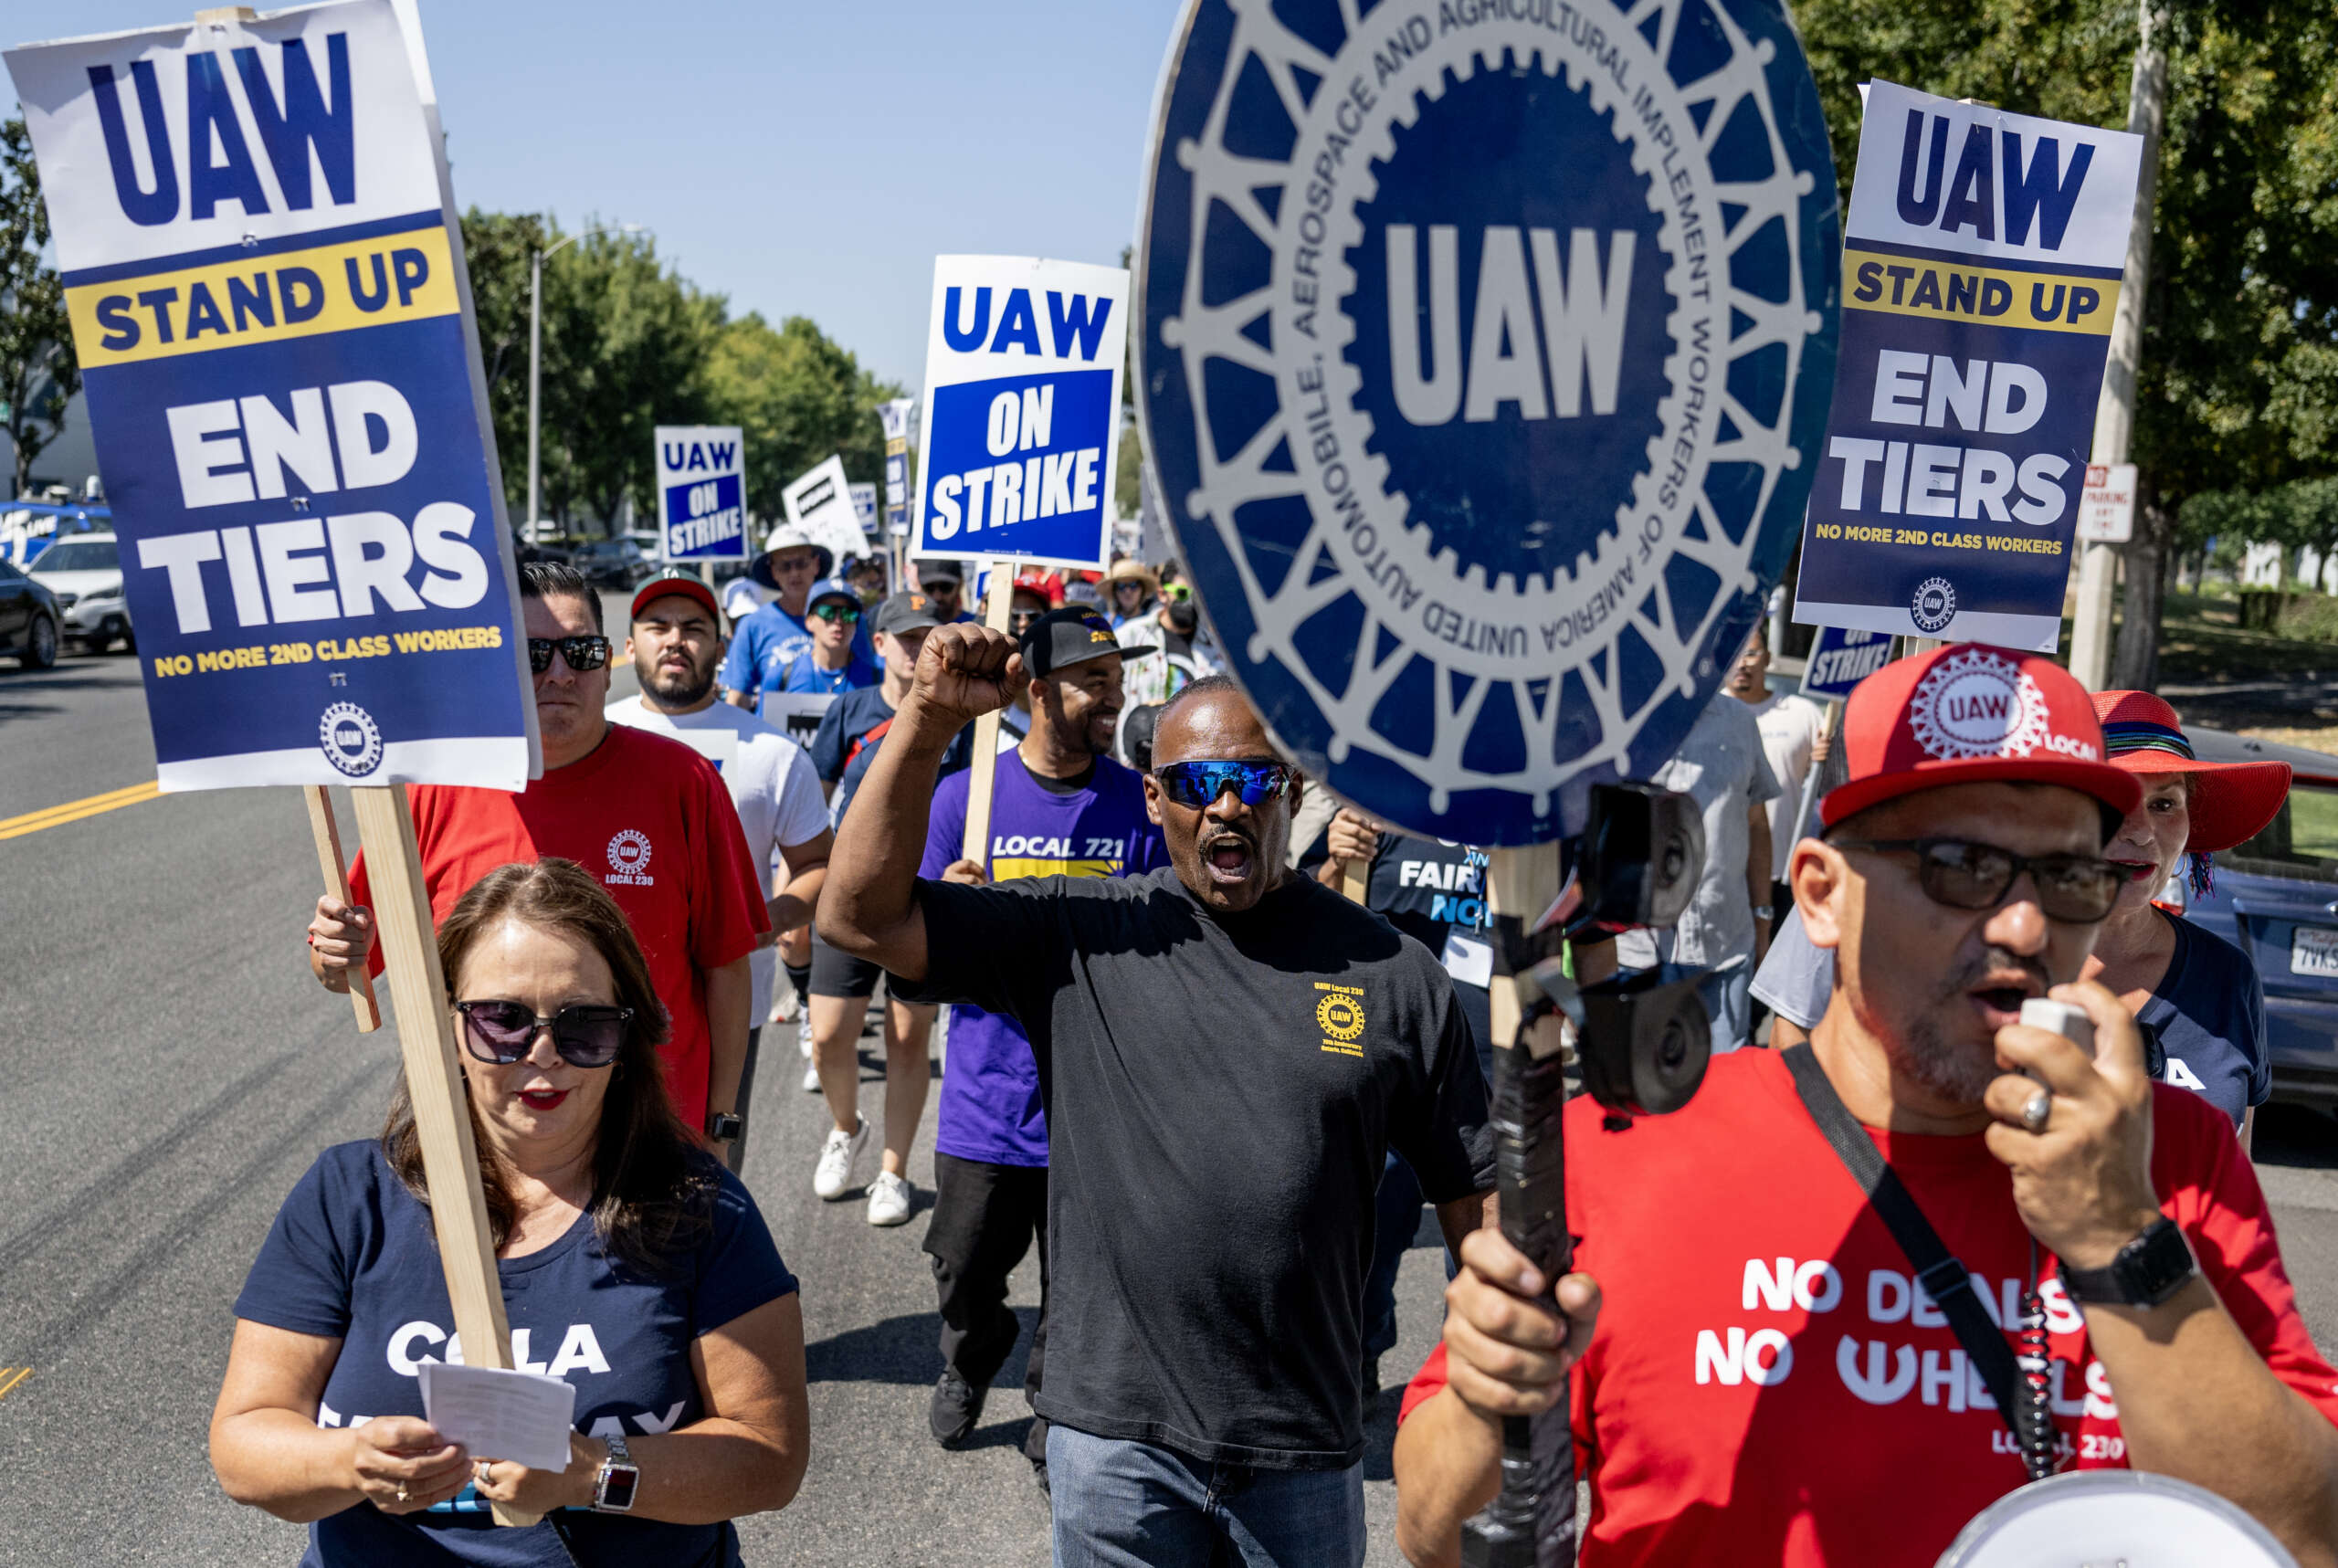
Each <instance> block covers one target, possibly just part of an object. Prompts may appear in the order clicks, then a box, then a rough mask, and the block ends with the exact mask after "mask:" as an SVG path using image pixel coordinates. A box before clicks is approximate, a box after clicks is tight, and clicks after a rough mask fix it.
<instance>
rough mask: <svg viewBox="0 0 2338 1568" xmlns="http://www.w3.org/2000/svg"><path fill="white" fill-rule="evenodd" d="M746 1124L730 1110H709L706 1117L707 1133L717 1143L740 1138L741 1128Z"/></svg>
mask: <svg viewBox="0 0 2338 1568" xmlns="http://www.w3.org/2000/svg"><path fill="white" fill-rule="evenodd" d="M746 1125H747V1124H746V1123H745V1122H743V1121H740V1120H739V1119H738V1118H737V1117H736V1116H734V1115H732V1113H731V1112H730V1111H727V1110H713V1111H709V1112H708V1113H707V1117H706V1135H707V1136H708V1137H709V1138H711V1139H713V1140H714V1141H715V1142H717V1143H729V1142H733V1141H735V1140H736V1139H737V1138H738V1136H739V1133H740V1131H741V1130H742V1129H743V1128H744V1127H745V1126H746Z"/></svg>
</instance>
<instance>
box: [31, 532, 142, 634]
mask: <svg viewBox="0 0 2338 1568" xmlns="http://www.w3.org/2000/svg"><path fill="white" fill-rule="evenodd" d="M29 574H30V575H31V577H32V579H33V581H35V582H37V583H38V584H41V585H42V586H43V587H46V588H47V590H48V591H49V592H50V593H52V594H54V595H57V605H58V609H59V610H61V611H62V612H63V615H64V624H63V625H61V626H58V632H60V633H61V634H62V635H63V636H64V637H65V638H66V640H67V641H68V642H78V643H79V644H81V645H82V646H83V647H87V648H88V649H89V650H90V652H91V653H103V652H105V651H106V649H108V648H110V647H112V646H113V645H114V644H115V643H117V642H119V643H121V644H123V645H124V646H125V647H136V646H137V644H136V640H135V638H134V637H133V636H132V632H131V629H130V606H129V605H127V604H125V603H124V602H123V600H122V596H121V550H120V548H119V547H118V546H117V545H116V544H115V542H114V536H113V535H112V534H111V533H73V534H68V535H67V536H65V537H64V538H63V539H60V540H58V542H56V543H54V544H52V545H50V546H49V547H48V548H47V549H46V550H44V551H42V552H40V553H39V554H38V555H37V556H35V557H34V558H33V563H32V566H31V567H30V569H29Z"/></svg>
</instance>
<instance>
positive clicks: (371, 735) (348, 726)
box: [317, 702, 382, 779]
mask: <svg viewBox="0 0 2338 1568" xmlns="http://www.w3.org/2000/svg"><path fill="white" fill-rule="evenodd" d="M317 743H318V744H319V745H320V746H321V747H323V748H324V753H325V761H327V762H329V763H332V765H333V766H334V767H336V768H338V769H340V770H341V772H342V773H346V774H347V775H348V776H349V777H351V778H353V779H362V778H364V777H367V776H368V775H370V774H371V773H373V772H374V769H376V768H378V767H380V766H381V765H382V727H381V726H380V725H379V724H376V723H375V722H374V716H373V715H372V714H371V713H368V712H366V711H365V710H363V708H360V707H359V706H357V704H356V703H354V702H336V703H334V704H333V705H332V707H330V708H327V709H326V710H325V711H324V717H323V718H322V719H321V720H320V721H318V723H317Z"/></svg>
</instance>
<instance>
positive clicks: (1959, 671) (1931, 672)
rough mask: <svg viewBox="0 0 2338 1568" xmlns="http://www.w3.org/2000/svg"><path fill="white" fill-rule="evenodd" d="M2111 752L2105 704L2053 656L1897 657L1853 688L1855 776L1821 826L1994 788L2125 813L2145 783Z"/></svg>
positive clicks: (1846, 736) (1955, 647)
mask: <svg viewBox="0 0 2338 1568" xmlns="http://www.w3.org/2000/svg"><path fill="white" fill-rule="evenodd" d="M2106 753H2107V748H2106V747H2105V746H2104V744H2103V741H2102V726H2101V724H2100V723H2099V722H2098V721H2096V719H2095V716H2094V701H2093V700H2092V699H2091V697H2089V696H2088V695H2087V690H2086V688H2085V687H2083V686H2081V685H2080V684H2079V682H2078V678H2077V677H2075V676H2073V675H2072V674H2071V673H2070V672H2069V670H2067V669H2064V668H2062V667H2061V666H2060V665H2059V664H2056V663H2055V662H2054V661H2053V660H2052V659H2050V658H2046V657H2045V656H2044V655H2042V654H2035V653H2020V652H2017V651H2016V650H2014V649H2012V648H2004V647H1988V646H1986V645H1985V644H1982V643H1952V644H1950V645H1949V646H1947V647H1940V648H1934V649H1933V651H1932V652H1930V653H1922V654H1917V655H1915V656H1913V657H1911V658H1902V659H1896V660H1894V661H1893V662H1891V663H1890V664H1887V665H1885V666H1884V667H1883V668H1881V669H1879V670H1877V671H1876V672H1875V673H1874V674H1873V675H1871V676H1869V677H1868V678H1867V679H1865V680H1863V681H1861V682H1860V683H1859V687H1858V688H1857V689H1855V690H1853V691H1852V693H1851V696H1850V700H1849V701H1848V703H1846V704H1845V705H1844V709H1843V761H1844V763H1846V764H1847V766H1848V773H1849V777H1848V781H1847V782H1846V783H1844V784H1840V785H1838V786H1837V787H1836V788H1835V789H1833V790H1830V791H1828V792H1827V798H1826V799H1824V800H1822V801H1821V802H1819V805H1818V819H1819V820H1820V821H1821V822H1822V823H1824V824H1825V825H1826V826H1828V827H1832V826H1835V825H1836V824H1837V823H1838V822H1840V821H1842V820H1843V818H1845V817H1847V816H1850V815H1851V814H1853V813H1854V812H1859V811H1864V810H1866V809H1867V808H1868V807H1869V806H1870V805H1876V804H1878V803H1879V802H1881V801H1887V800H1893V799H1896V798H1898V797H1899V796H1901V795H1912V794H1914V793H1915V792H1916V791H1918V790H1925V789H1939V788H1941V787H1942V786H1943V785H1946V784H1972V783H1977V782H1981V781H1985V780H1990V779H2010V780H2015V781H2017V782H2021V783H2027V784H2061V785H2063V786H2064V787H2066V788H2069V789H2074V790H2077V791H2079V792H2080V794H2082V795H2092V796H2093V797H2094V798H2095V799H2096V800H2098V801H2101V803H2102V804H2103V805H2107V806H2109V807H2111V808H2112V810H2113V811H2116V812H2117V813H2119V815H2120V816H2125V815H2126V814H2127V813H2129V812H2131V811H2133V810H2134V809H2135V805H2136V804H2137V803H2138V802H2139V801H2141V800H2142V799H2143V786H2142V785H2141V784H2138V783H2137V782H2136V780H2135V775H2134V774H2133V773H2130V772H2128V771H2127V770H2126V769H2124V768H2121V767H2114V766H2112V764H2111V763H2110V762H2108V761H2107V760H2105V759H2106Z"/></svg>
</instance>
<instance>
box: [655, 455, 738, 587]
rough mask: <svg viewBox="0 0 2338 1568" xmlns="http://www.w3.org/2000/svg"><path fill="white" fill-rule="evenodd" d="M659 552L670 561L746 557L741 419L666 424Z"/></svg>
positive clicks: (660, 462) (660, 458)
mask: <svg viewBox="0 0 2338 1568" xmlns="http://www.w3.org/2000/svg"><path fill="white" fill-rule="evenodd" d="M655 440H656V444H657V453H658V528H659V536H658V538H659V554H660V557H661V558H662V559H664V560H667V561H744V560H745V559H747V557H748V555H749V554H751V553H752V552H751V551H750V549H749V548H748V544H747V492H746V485H747V459H746V448H747V443H746V439H745V435H744V432H742V430H741V429H740V428H739V427H738V426H735V425H660V426H658V428H657V430H656V432H655Z"/></svg>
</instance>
